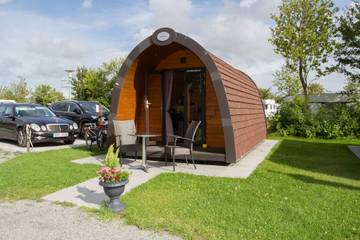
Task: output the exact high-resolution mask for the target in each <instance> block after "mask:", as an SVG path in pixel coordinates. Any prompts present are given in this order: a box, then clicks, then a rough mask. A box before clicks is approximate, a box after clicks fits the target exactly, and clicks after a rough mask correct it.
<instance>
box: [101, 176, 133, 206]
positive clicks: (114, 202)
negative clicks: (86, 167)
mask: <svg viewBox="0 0 360 240" xmlns="http://www.w3.org/2000/svg"><path fill="white" fill-rule="evenodd" d="M128 182H129V180H126V181H122V182H117V183H105V182H99V184H100V185H101V186H103V188H104V192H105V194H106V196H108V197H109V198H110V202H109V205H108V206H109V208H110V209H111V211H113V212H120V211H121V210H123V209H124V208H125V206H124V204H122V203H121V202H120V200H119V197H120V195H121V194H123V192H124V191H125V185H126V184H127V183H128Z"/></svg>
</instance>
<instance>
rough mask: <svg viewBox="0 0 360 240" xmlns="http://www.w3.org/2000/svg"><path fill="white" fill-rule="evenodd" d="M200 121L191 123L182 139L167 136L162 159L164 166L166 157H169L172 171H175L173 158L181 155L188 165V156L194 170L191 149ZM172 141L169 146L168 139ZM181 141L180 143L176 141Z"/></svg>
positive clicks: (175, 136)
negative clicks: (171, 161) (163, 158)
mask: <svg viewBox="0 0 360 240" xmlns="http://www.w3.org/2000/svg"><path fill="white" fill-rule="evenodd" d="M200 124H201V121H191V123H190V125H189V127H188V128H187V129H186V133H185V136H184V137H181V136H177V135H168V136H167V137H168V139H167V143H166V145H165V146H164V157H165V164H166V165H167V155H170V156H171V157H172V160H173V170H174V171H175V156H179V155H183V156H184V157H185V161H186V163H187V164H189V162H188V159H187V157H188V156H190V157H191V160H192V163H193V165H194V168H195V169H196V165H195V161H194V156H193V147H194V142H195V135H196V132H197V130H198V129H199V126H200ZM170 138H172V139H173V144H169V142H170V141H169V139H170ZM179 139H180V140H182V142H181V143H180V142H179V141H178V140H179Z"/></svg>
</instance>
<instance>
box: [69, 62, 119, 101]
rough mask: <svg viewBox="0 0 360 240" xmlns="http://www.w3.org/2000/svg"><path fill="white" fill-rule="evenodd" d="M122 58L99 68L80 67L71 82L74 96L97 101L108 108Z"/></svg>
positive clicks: (79, 98)
mask: <svg viewBox="0 0 360 240" xmlns="http://www.w3.org/2000/svg"><path fill="white" fill-rule="evenodd" d="M123 61H124V60H123V59H122V58H117V59H113V60H111V61H110V62H109V63H103V64H102V66H101V67H99V68H87V67H85V66H82V67H78V68H77V71H76V78H73V79H72V81H71V85H72V89H73V95H74V96H75V98H76V99H78V100H85V101H97V102H99V103H101V104H103V105H104V106H106V107H108V106H109V105H110V103H111V92H112V89H113V88H114V85H115V82H116V79H117V77H118V75H119V71H120V67H121V64H122V63H123Z"/></svg>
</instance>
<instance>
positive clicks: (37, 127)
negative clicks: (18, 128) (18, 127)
mask: <svg viewBox="0 0 360 240" xmlns="http://www.w3.org/2000/svg"><path fill="white" fill-rule="evenodd" d="M30 127H31V129H32V130H34V131H36V132H38V131H40V126H39V125H37V124H35V123H32V124H30Z"/></svg>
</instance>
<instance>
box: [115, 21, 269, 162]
mask: <svg viewBox="0 0 360 240" xmlns="http://www.w3.org/2000/svg"><path fill="white" fill-rule="evenodd" d="M112 97H113V98H112V103H111V107H110V111H111V113H110V132H109V136H110V138H111V137H112V135H113V127H112V126H111V125H112V120H114V119H116V120H134V121H135V124H136V126H137V130H138V131H139V132H146V131H147V132H151V133H157V134H160V135H161V136H162V137H160V138H158V139H156V144H157V145H159V146H161V144H163V143H164V142H165V139H166V135H167V134H168V133H169V132H170V133H172V134H176V135H183V134H184V131H185V130H186V128H187V126H188V124H189V123H190V122H191V120H201V121H202V124H201V126H200V128H199V130H198V132H197V135H196V144H195V145H196V148H195V149H196V151H197V152H198V155H196V154H195V158H197V157H196V156H198V158H197V160H215V161H224V162H226V163H234V162H236V161H238V160H240V159H241V158H242V157H243V156H244V155H245V154H246V153H247V152H249V151H250V150H251V149H252V148H253V147H255V146H256V145H257V144H258V143H260V142H261V141H262V140H264V139H265V137H266V123H265V115H264V109H263V104H262V102H261V99H260V95H259V91H258V88H257V87H256V84H255V83H254V81H253V80H251V78H250V77H249V76H248V75H246V74H245V73H243V72H241V71H240V70H237V69H235V68H233V67H232V66H230V65H229V64H227V63H225V62H224V61H223V60H221V59H220V58H218V57H216V56H214V55H213V54H211V53H210V52H208V51H206V50H205V49H204V48H203V47H202V46H201V45H199V44H198V43H197V42H196V41H194V40H193V39H191V38H190V37H188V36H185V35H183V34H181V33H178V32H175V31H174V30H173V29H170V28H161V29H158V30H156V31H155V32H154V33H153V34H152V35H151V36H150V37H148V38H146V39H145V40H143V41H142V42H141V43H140V44H138V45H137V46H136V47H135V48H134V49H133V50H132V51H131V53H130V54H129V56H128V57H127V58H126V60H125V62H124V64H123V65H122V67H121V70H120V76H119V79H118V80H117V82H116V84H115V88H114V90H113V95H112ZM203 156H206V157H205V158H203ZM212 156H214V157H213V158H212ZM219 156H221V157H219Z"/></svg>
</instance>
